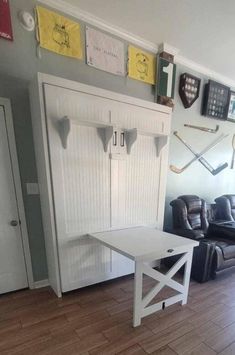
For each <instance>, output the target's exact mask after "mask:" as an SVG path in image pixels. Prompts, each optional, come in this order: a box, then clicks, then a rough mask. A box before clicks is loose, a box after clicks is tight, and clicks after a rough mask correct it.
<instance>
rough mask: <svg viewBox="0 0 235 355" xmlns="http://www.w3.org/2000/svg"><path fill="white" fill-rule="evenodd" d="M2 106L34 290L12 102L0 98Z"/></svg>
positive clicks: (29, 277) (24, 248) (22, 231)
mask: <svg viewBox="0 0 235 355" xmlns="http://www.w3.org/2000/svg"><path fill="white" fill-rule="evenodd" d="M0 106H3V107H4V111H5V115H6V116H5V117H6V126H7V132H8V138H9V147H10V155H11V159H12V172H13V178H14V183H15V193H16V199H17V207H18V213H19V218H20V221H21V226H20V228H21V235H22V242H23V250H24V256H25V265H26V272H27V278H28V285H29V287H30V288H33V287H34V280H33V269H32V261H31V254H30V248H29V237H28V230H27V225H26V218H25V210H24V202H23V195H22V187H21V179H20V170H19V163H18V158H17V150H16V143H15V133H14V126H13V118H12V111H11V103H10V100H9V99H6V98H3V97H0Z"/></svg>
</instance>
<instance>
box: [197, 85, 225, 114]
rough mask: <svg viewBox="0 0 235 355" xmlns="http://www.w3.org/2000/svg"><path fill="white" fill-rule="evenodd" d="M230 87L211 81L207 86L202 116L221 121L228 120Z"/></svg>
mask: <svg viewBox="0 0 235 355" xmlns="http://www.w3.org/2000/svg"><path fill="white" fill-rule="evenodd" d="M229 93H230V89H229V87H227V86H225V85H222V84H220V83H217V82H216V81H213V80H209V81H208V83H207V84H206V85H205V90H204V97H203V104H202V115H204V116H207V117H211V118H217V119H221V120H226V119H227V111H228V99H229Z"/></svg>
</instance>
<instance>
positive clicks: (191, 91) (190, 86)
mask: <svg viewBox="0 0 235 355" xmlns="http://www.w3.org/2000/svg"><path fill="white" fill-rule="evenodd" d="M200 83H201V79H199V78H197V77H196V76H194V75H191V74H188V73H184V74H181V75H180V83H179V95H180V98H181V100H182V102H183V105H184V107H185V108H189V107H191V106H192V104H193V103H194V102H195V101H196V100H197V98H198V96H199V91H200Z"/></svg>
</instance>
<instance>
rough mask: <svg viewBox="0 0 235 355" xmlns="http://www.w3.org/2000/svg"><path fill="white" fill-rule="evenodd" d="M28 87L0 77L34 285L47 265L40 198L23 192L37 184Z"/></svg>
mask: <svg viewBox="0 0 235 355" xmlns="http://www.w3.org/2000/svg"><path fill="white" fill-rule="evenodd" d="M28 84H29V83H28V82H27V81H24V80H21V79H18V78H13V77H9V76H4V75H1V76H0V96H1V97H5V98H8V99H10V100H11V106H12V112H13V121H14V130H15V139H16V146H17V155H18V160H19V167H20V175H21V184H22V192H23V199H24V206H25V214H26V222H27V228H28V234H29V244H30V251H31V258H32V266H33V275H34V281H39V280H43V279H46V278H47V262H46V252H45V243H44V235H43V226H42V217H41V208H40V197H39V195H27V191H26V183H27V182H37V170H36V163H35V154H34V145H33V133H32V123H31V115H30V104H29V95H28Z"/></svg>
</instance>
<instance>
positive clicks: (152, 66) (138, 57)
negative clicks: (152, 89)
mask: <svg viewBox="0 0 235 355" xmlns="http://www.w3.org/2000/svg"><path fill="white" fill-rule="evenodd" d="M155 73H156V56H155V55H153V54H150V53H148V52H145V51H143V50H142V49H140V48H136V47H133V46H129V47H128V76H129V77H130V78H132V79H136V80H141V81H143V82H145V83H148V84H155V77H156V74H155Z"/></svg>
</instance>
